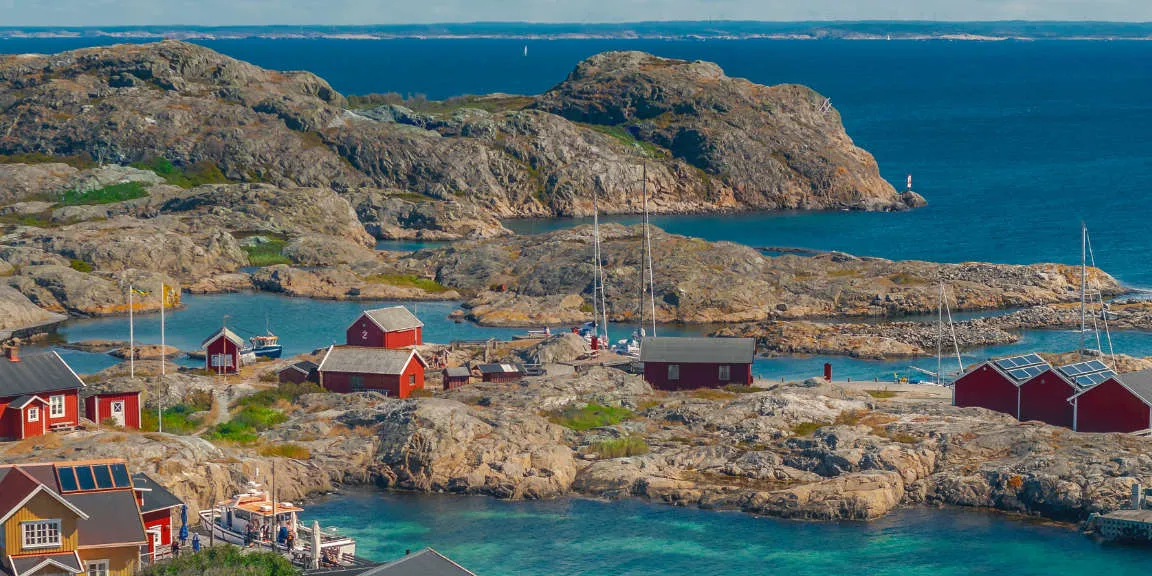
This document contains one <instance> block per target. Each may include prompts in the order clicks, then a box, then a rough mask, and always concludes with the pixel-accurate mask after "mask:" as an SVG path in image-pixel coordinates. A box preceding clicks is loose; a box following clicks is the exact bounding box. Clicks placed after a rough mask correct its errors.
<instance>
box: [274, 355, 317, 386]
mask: <svg viewBox="0 0 1152 576" xmlns="http://www.w3.org/2000/svg"><path fill="white" fill-rule="evenodd" d="M319 367H320V365H319V364H317V363H315V362H312V361H311V360H302V361H300V362H296V363H294V364H291V365H289V366H287V367H285V368H283V369H282V370H280V372H279V373H278V374H277V376H278V380H279V381H280V383H284V382H293V383H296V384H303V383H305V382H312V383H314V384H319V383H320V374H319V373H317V372H316V369H317V368H319Z"/></svg>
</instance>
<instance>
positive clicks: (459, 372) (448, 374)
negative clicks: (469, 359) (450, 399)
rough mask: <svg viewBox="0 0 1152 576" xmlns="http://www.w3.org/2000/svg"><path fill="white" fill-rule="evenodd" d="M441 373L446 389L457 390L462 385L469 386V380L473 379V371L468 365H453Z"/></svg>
mask: <svg viewBox="0 0 1152 576" xmlns="http://www.w3.org/2000/svg"><path fill="white" fill-rule="evenodd" d="M441 375H442V376H443V378H444V389H445V390H455V389H456V388H460V387H461V386H467V385H468V382H469V381H470V380H471V379H472V371H471V370H469V369H468V367H467V366H452V367H451V368H445V369H444V371H443V372H441Z"/></svg>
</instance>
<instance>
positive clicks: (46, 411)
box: [0, 346, 84, 440]
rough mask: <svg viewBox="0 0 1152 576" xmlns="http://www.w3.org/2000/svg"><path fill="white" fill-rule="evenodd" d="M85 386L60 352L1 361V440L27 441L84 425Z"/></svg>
mask: <svg viewBox="0 0 1152 576" xmlns="http://www.w3.org/2000/svg"><path fill="white" fill-rule="evenodd" d="M83 388H84V382H83V381H82V380H80V377H79V376H77V375H76V373H75V372H73V371H72V368H70V367H69V366H68V363H67V362H65V361H64V359H63V358H61V357H60V355H59V354H57V353H56V352H46V353H41V354H29V355H28V356H20V350H19V349H18V348H16V347H15V346H13V347H10V348H7V349H6V351H5V354H4V356H3V357H0V438H7V439H11V440H23V439H25V438H32V437H35V436H41V435H44V434H46V433H48V432H59V431H67V430H74V429H75V428H76V427H77V426H78V425H79V424H80V390H82V389H83Z"/></svg>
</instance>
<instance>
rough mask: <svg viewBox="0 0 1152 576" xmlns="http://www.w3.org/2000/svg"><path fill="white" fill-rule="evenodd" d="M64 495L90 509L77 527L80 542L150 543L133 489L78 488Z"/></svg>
mask: <svg viewBox="0 0 1152 576" xmlns="http://www.w3.org/2000/svg"><path fill="white" fill-rule="evenodd" d="M64 498H66V499H67V500H68V501H69V502H71V503H72V504H73V505H75V506H76V507H77V508H79V509H81V510H84V511H85V512H87V516H86V517H83V518H81V520H80V523H79V525H78V527H77V528H78V529H77V531H78V532H79V533H80V538H79V542H78V545H79V546H109V545H112V544H146V543H147V540H146V539H145V537H144V521H143V520H142V519H141V518H140V508H138V507H137V506H136V496H135V494H133V492H132V491H131V490H109V491H105V492H76V493H73V494H68V495H66V496H64Z"/></svg>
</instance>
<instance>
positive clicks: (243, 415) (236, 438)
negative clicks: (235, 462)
mask: <svg viewBox="0 0 1152 576" xmlns="http://www.w3.org/2000/svg"><path fill="white" fill-rule="evenodd" d="M323 391H324V389H323V388H321V387H319V386H317V385H316V384H313V383H311V382H305V383H303V384H296V383H294V382H284V383H282V384H280V385H279V386H277V387H276V388H273V389H270V390H262V391H260V392H257V393H255V394H252V395H250V396H245V397H243V398H241V399H240V400H239V401H238V402H237V403H236V409H235V410H234V411H233V412H232V419H231V420H229V421H228V422H224V423H223V424H217V425H216V426H215V427H213V428H212V429H211V430H209V431H208V432H207V433H205V434H204V438H205V439H207V440H217V441H224V442H234V443H236V444H251V443H253V442H256V441H257V440H259V439H260V432H263V431H264V430H267V429H269V428H272V427H273V426H276V425H277V424H282V423H284V422H286V421H287V420H288V416H286V415H285V414H284V413H283V412H282V411H281V410H280V409H279V408H275V407H274V406H284V405H287V404H291V403H292V402H294V401H295V400H296V399H297V398H299V397H300V396H302V395H304V394H311V393H314V392H323Z"/></svg>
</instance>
